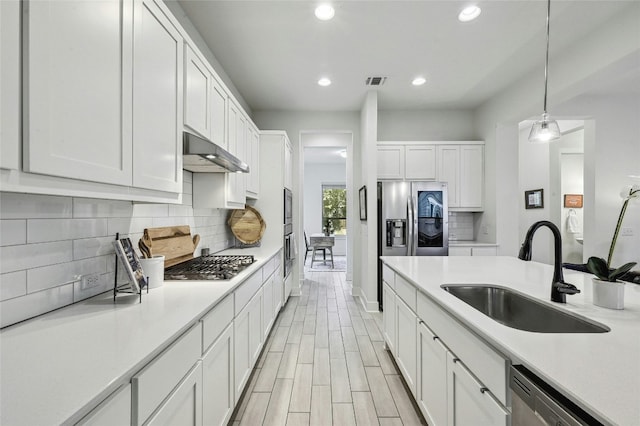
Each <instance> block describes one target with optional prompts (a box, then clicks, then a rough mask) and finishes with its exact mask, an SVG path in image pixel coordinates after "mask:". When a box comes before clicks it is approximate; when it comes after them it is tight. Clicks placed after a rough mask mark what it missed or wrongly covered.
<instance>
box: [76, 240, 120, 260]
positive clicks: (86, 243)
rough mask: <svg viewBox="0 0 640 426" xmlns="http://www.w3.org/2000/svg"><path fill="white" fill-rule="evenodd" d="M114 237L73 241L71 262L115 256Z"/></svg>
mask: <svg viewBox="0 0 640 426" xmlns="http://www.w3.org/2000/svg"><path fill="white" fill-rule="evenodd" d="M114 240H115V237H111V236H109V237H99V238H84V239H81V240H74V241H73V260H79V259H86V258H88V257H96V256H104V255H107V254H115V251H114V248H113V241H114Z"/></svg>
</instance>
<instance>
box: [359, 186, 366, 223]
mask: <svg viewBox="0 0 640 426" xmlns="http://www.w3.org/2000/svg"><path fill="white" fill-rule="evenodd" d="M360 220H367V186H366V185H364V186H363V187H362V188H360Z"/></svg>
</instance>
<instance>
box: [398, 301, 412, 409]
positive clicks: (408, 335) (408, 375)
mask: <svg viewBox="0 0 640 426" xmlns="http://www.w3.org/2000/svg"><path fill="white" fill-rule="evenodd" d="M395 322H396V333H397V335H396V352H395V354H394V355H395V358H396V363H397V364H398V368H399V369H400V372H401V373H402V375H403V376H404V379H405V381H406V382H407V386H408V387H409V389H411V393H413V395H414V396H415V394H416V355H417V353H416V351H417V348H416V325H417V317H416V314H415V313H413V311H412V310H411V308H409V306H408V305H407V304H406V303H404V302H403V301H402V299H400V297H396V315H395Z"/></svg>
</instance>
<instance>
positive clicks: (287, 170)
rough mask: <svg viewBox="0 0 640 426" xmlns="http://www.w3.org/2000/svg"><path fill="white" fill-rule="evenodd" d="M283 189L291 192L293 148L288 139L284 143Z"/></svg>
mask: <svg viewBox="0 0 640 426" xmlns="http://www.w3.org/2000/svg"><path fill="white" fill-rule="evenodd" d="M284 187H285V188H288V189H290V190H292V191H293V148H292V147H291V142H289V139H286V138H285V143H284Z"/></svg>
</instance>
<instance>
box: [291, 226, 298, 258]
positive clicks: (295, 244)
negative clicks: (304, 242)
mask: <svg viewBox="0 0 640 426" xmlns="http://www.w3.org/2000/svg"><path fill="white" fill-rule="evenodd" d="M291 244H292V245H293V247H292V248H293V258H294V259H295V258H296V257H297V256H298V242H297V241H296V233H295V232H292V233H291Z"/></svg>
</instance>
